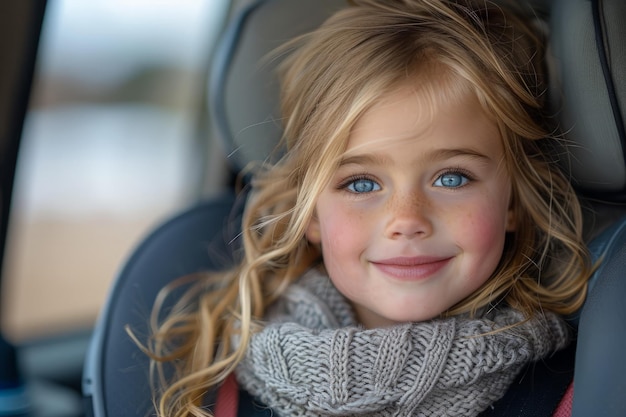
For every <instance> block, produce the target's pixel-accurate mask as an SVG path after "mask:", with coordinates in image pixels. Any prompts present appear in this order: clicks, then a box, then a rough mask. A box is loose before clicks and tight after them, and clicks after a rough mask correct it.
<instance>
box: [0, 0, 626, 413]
mask: <svg viewBox="0 0 626 417" xmlns="http://www.w3.org/2000/svg"><path fill="white" fill-rule="evenodd" d="M498 1H506V0H498ZM525 2H527V3H528V5H529V6H530V9H529V10H531V12H532V13H533V16H535V17H536V18H537V19H540V20H541V21H542V22H543V23H544V26H545V28H546V30H547V31H548V34H549V36H548V39H549V55H550V56H549V71H550V77H551V91H549V92H548V94H549V96H550V102H551V105H552V107H553V109H554V111H555V113H556V114H558V117H559V120H560V123H561V127H562V130H563V131H564V132H565V139H566V144H567V145H566V146H565V149H564V150H562V156H561V157H560V161H561V163H562V166H563V169H564V170H565V171H566V172H567V173H568V175H569V176H570V177H571V180H572V182H573V184H574V186H575V188H576V189H577V191H578V192H579V194H580V196H581V199H582V201H583V205H584V210H585V213H584V214H585V227H586V231H585V233H586V236H587V240H588V242H589V249H590V251H591V253H592V255H593V257H594V259H596V260H598V259H601V263H600V264H599V267H598V268H597V270H596V271H595V273H594V275H593V277H592V280H591V282H590V286H589V292H588V297H587V300H586V302H585V305H584V306H583V308H582V309H581V310H580V311H579V312H578V313H577V314H575V315H574V316H572V317H570V318H569V321H570V323H571V325H572V326H573V327H575V329H576V335H577V340H576V342H575V343H573V344H572V346H571V348H568V349H566V350H565V351H563V352H558V353H556V354H555V355H554V356H553V357H552V358H550V359H549V360H546V361H545V362H543V363H537V364H534V365H533V366H531V367H529V368H528V369H527V370H525V371H524V372H523V373H522V375H520V377H519V381H518V383H517V384H514V386H513V387H512V388H511V390H510V392H509V393H507V395H506V396H505V398H503V399H502V400H500V401H499V402H497V403H496V404H494V406H493V407H492V408H491V409H488V410H487V411H485V412H484V413H483V414H482V415H484V416H512V415H516V416H551V415H553V412H554V410H555V409H556V408H557V406H558V404H559V402H560V401H561V399H562V398H563V396H564V395H565V393H566V390H567V388H568V387H569V386H570V385H571V384H573V405H572V411H571V415H572V416H590V415H601V416H623V415H626V400H625V399H624V396H623V393H624V392H626V383H625V382H624V381H626V379H625V378H624V375H626V358H625V357H624V354H623V352H624V351H626V324H625V323H626V305H625V303H624V302H623V296H624V295H626V280H624V279H623V278H624V277H623V275H624V273H623V271H624V270H625V269H626V127H625V125H624V120H625V119H626V110H625V108H626V103H625V101H626V72H625V71H624V68H626V42H625V39H626V29H625V28H624V26H623V21H624V20H625V19H626V3H624V2H623V1H621V0H525ZM22 4H23V5H24V7H23V8H24V13H25V14H26V15H28V18H27V19H24V20H20V27H19V28H13V29H11V30H12V31H14V32H15V34H14V35H13V36H14V38H12V39H17V38H19V37H20V36H23V39H22V41H21V42H23V44H24V46H22V47H21V48H19V49H20V50H19V51H15V53H17V52H19V53H21V54H23V55H24V56H21V57H15V56H7V57H6V58H5V59H3V61H2V62H20V63H21V65H22V66H21V67H20V68H19V71H20V74H19V76H18V75H16V74H13V78H11V79H10V81H7V80H6V79H7V77H6V76H5V75H3V76H2V79H0V82H2V85H0V87H1V88H0V97H1V99H2V105H1V106H2V107H0V111H1V114H0V116H1V117H2V120H3V124H2V127H3V130H4V132H3V137H2V138H0V141H1V142H0V143H1V144H2V148H0V155H1V156H2V157H3V160H2V165H1V167H2V184H1V187H2V188H1V191H2V197H3V198H2V204H3V208H2V216H3V217H2V221H3V224H2V232H3V235H2V237H4V236H5V235H6V230H7V227H8V222H9V219H8V214H7V213H8V211H9V208H10V203H9V202H7V200H8V199H7V196H10V195H11V187H12V183H13V172H14V170H15V155H16V153H17V149H18V147H19V138H20V132H21V123H22V121H23V118H24V112H25V111H26V101H27V100H26V98H27V97H28V91H29V88H30V84H31V81H32V80H31V77H32V72H33V69H34V59H35V55H36V48H37V37H38V34H39V32H38V31H39V28H40V26H41V19H42V18H43V14H44V10H45V2H43V1H40V2H35V1H33V2H32V3H29V2H23V3H22ZM27 4H28V5H30V6H26V5H27ZM346 4H347V2H346V1H345V0H298V1H294V0H254V1H245V2H239V3H236V5H234V6H233V7H232V10H231V13H230V18H229V22H228V25H227V27H226V28H225V30H224V31H223V33H222V34H221V36H220V40H219V43H218V46H217V49H216V50H215V52H214V53H213V55H212V59H211V65H210V70H209V71H208V73H207V74H206V88H207V103H206V108H207V110H206V111H207V112H208V114H209V117H210V120H211V125H212V127H213V130H212V132H211V134H210V135H209V137H207V138H206V140H207V141H211V142H212V143H213V144H214V145H216V147H217V148H218V149H220V157H219V158H217V161H212V162H211V163H212V164H214V166H213V168H214V170H213V172H215V169H218V170H219V172H218V173H216V174H215V178H214V182H215V184H214V186H213V187H212V192H211V193H210V195H208V196H206V198H203V199H202V200H201V201H199V202H198V203H197V204H194V205H193V206H192V207H189V208H188V209H185V210H183V211H182V212H180V213H177V214H176V215H174V216H172V217H171V218H169V219H168V220H166V221H165V222H163V223H162V224H160V225H159V226H157V227H156V228H154V230H152V231H151V232H150V233H149V234H148V235H147V236H146V237H145V239H143V240H142V241H140V242H137V245H136V247H135V249H134V250H133V251H132V253H130V254H129V255H128V257H127V260H126V261H125V262H124V264H123V265H121V266H120V270H119V273H118V275H117V277H116V278H115V281H114V284H113V286H112V287H111V289H110V291H109V293H108V296H107V300H106V303H105V305H104V307H103V309H102V311H101V313H100V315H99V318H98V321H97V323H96V324H95V327H94V328H93V330H92V331H91V332H90V334H89V340H90V341H89V347H88V349H87V350H86V351H85V352H77V353H76V355H78V356H82V355H84V368H83V369H82V370H81V372H82V382H81V383H80V385H81V387H80V388H79V390H81V391H82V395H83V397H84V398H83V402H82V404H81V405H80V410H77V411H76V410H68V411H66V414H65V415H68V416H70V415H76V416H79V415H80V416H82V415H84V416H95V417H123V416H129V417H130V416H145V415H152V414H151V413H152V411H151V410H152V407H153V405H152V397H151V393H150V387H149V384H148V383H147V381H148V378H147V374H148V358H147V357H146V356H145V355H144V354H143V353H142V352H141V351H140V350H139V349H138V347H137V345H136V344H135V343H134V342H133V341H132V340H131V339H130V337H129V336H128V334H127V333H126V331H125V327H126V326H127V325H128V326H130V327H131V328H132V329H133V330H134V331H135V333H136V334H137V335H138V336H139V337H140V338H141V337H142V336H147V333H148V318H149V314H150V308H151V306H152V304H153V301H154V300H155V298H156V296H157V293H158V292H159V290H160V289H161V288H162V287H163V286H165V285H166V284H167V283H169V282H171V281H172V280H173V279H176V278H179V277H181V276H184V275H188V274H193V273H195V272H199V271H206V270H216V269H222V268H225V267H227V266H229V265H231V264H232V263H233V262H234V260H235V259H236V257H237V253H238V252H237V251H238V248H239V243H238V240H237V236H238V231H239V227H240V225H239V220H240V216H241V213H242V208H243V203H244V201H245V193H240V192H239V191H238V190H239V188H238V187H237V186H236V184H237V179H238V174H239V173H241V172H242V171H243V170H244V169H245V168H246V166H248V164H250V163H252V162H255V161H259V160H265V159H267V158H268V157H269V156H270V154H271V153H272V151H273V150H274V148H275V147H276V144H277V142H278V139H279V138H280V135H281V127H280V117H279V113H278V86H277V79H276V72H275V69H276V65H277V62H276V60H267V59H266V57H267V55H268V54H269V53H270V52H272V51H273V50H274V49H275V48H276V47H278V46H280V45H281V44H283V43H284V42H285V41H287V40H289V39H291V38H293V37H294V36H296V35H298V34H301V33H304V32H306V31H309V30H311V29H314V28H315V27H317V26H318V25H319V24H320V23H321V22H322V21H323V20H324V19H325V18H326V17H327V16H329V15H330V14H331V13H332V12H333V11H335V10H337V9H339V8H341V7H346ZM1 7H5V6H1ZM29 7H32V8H29ZM0 11H1V8H0ZM12 13H17V11H15V10H13V11H12ZM0 19H2V20H3V21H5V20H6V21H7V22H6V23H7V24H9V23H11V22H10V21H11V20H12V19H7V18H6V14H5V13H0ZM18 29H19V30H18ZM6 37H7V36H6V34H5V37H3V38H6ZM5 49H6V48H4V47H2V49H1V50H0V53H2V54H5ZM9 67H10V66H9ZM4 71H11V68H7V67H5V68H4ZM7 82H9V84H7ZM14 86H18V87H17V90H19V91H15V89H14ZM216 167H217V168H216ZM243 181H244V183H245V181H246V179H245V178H244V179H243ZM0 347H1V349H2V356H0V365H1V368H0V416H2V415H37V416H39V415H49V414H45V413H33V412H32V410H31V409H28V408H25V407H24V406H23V405H24V404H25V401H26V400H25V399H24V397H23V395H24V394H23V391H22V390H21V389H20V387H22V386H23V385H24V376H20V369H19V361H17V360H16V357H17V356H18V355H19V354H20V350H19V346H17V347H14V346H11V345H10V344H9V343H8V342H7V341H5V340H3V339H0ZM27 377H28V376H27ZM52 379H53V381H52V382H54V384H49V385H48V386H47V388H48V389H46V390H40V393H39V394H38V395H40V396H41V398H44V397H45V398H46V399H47V401H51V402H54V401H55V400H58V399H65V398H67V395H70V393H68V389H66V388H67V387H68V386H72V385H74V386H73V387H72V388H73V389H69V391H76V387H75V385H76V381H74V382H73V384H72V383H61V384H59V383H57V382H58V380H57V381H54V378H52ZM51 385H54V387H52V386H51ZM74 393H75V392H74ZM71 402H72V401H66V402H65V403H66V404H69V403H71ZM2 407H5V408H2ZM74 408H76V406H74ZM5 409H6V410H8V411H6V412H5ZM70 411H71V412H70ZM3 412H4V414H3ZM11 413H13V414H11ZM20 413H21V414H20ZM58 415H64V414H58ZM268 415H269V414H268Z"/></svg>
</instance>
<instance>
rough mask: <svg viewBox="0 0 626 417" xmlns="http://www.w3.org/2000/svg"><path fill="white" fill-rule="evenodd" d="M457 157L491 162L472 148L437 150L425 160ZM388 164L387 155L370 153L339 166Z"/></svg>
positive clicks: (428, 153) (426, 155) (355, 157)
mask: <svg viewBox="0 0 626 417" xmlns="http://www.w3.org/2000/svg"><path fill="white" fill-rule="evenodd" d="M455 157H469V158H471V159H482V160H484V161H490V160H491V158H490V157H489V156H487V155H485V154H483V153H481V152H478V151H476V150H474V149H470V148H449V149H448V148H444V149H435V150H433V151H430V152H427V153H426V154H425V155H423V159H425V160H431V161H433V160H434V161H444V160H446V159H451V158H455ZM388 163H390V160H389V158H387V157H386V156H385V155H381V154H373V153H368V154H360V155H353V156H347V157H344V158H342V159H341V161H340V163H339V165H340V166H343V165H350V164H355V165H385V164H388Z"/></svg>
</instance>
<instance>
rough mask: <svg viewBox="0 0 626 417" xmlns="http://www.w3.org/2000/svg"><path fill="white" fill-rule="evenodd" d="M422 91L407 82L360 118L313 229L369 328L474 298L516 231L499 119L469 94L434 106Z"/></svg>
mask: <svg viewBox="0 0 626 417" xmlns="http://www.w3.org/2000/svg"><path fill="white" fill-rule="evenodd" d="M423 96H424V95H423V94H422V95H421V96H420V93H419V92H418V91H416V90H415V88H414V87H413V86H411V85H409V86H406V88H403V89H400V90H398V91H395V92H393V93H391V94H389V95H387V96H385V97H383V99H382V100H380V102H379V103H377V104H376V105H375V106H374V107H372V108H371V109H370V110H368V111H367V112H366V113H365V114H364V115H363V116H362V117H361V119H360V120H359V121H358V122H357V123H356V125H355V127H354V129H353V131H352V133H351V135H350V139H349V142H348V147H347V151H346V153H345V155H343V158H342V161H341V164H340V167H339V169H338V170H337V171H336V173H335V174H334V177H333V178H332V179H331V182H330V183H329V184H328V185H327V186H326V187H325V189H324V190H323V192H322V193H321V195H320V196H319V199H318V201H317V204H316V213H315V218H314V219H313V220H312V221H311V222H310V224H309V225H308V229H307V238H308V239H309V241H311V242H312V243H315V244H321V248H322V253H323V257H324V265H325V267H326V270H327V271H328V274H329V276H330V278H331V280H332V281H333V283H334V285H335V286H336V287H337V289H338V290H339V291H340V292H341V293H342V294H343V295H344V296H345V297H347V298H348V299H349V300H350V301H351V302H352V304H353V306H354V308H355V311H356V313H357V316H358V318H359V320H360V322H361V323H362V324H363V325H365V326H366V327H380V326H386V325H391V324H394V323H398V322H411V321H422V320H427V319H431V318H433V317H435V316H437V315H439V314H441V313H442V312H444V311H446V310H447V309H449V308H450V307H452V306H453V305H454V304H456V303H458V302H459V301H461V300H462V299H464V298H465V297H467V296H468V295H470V294H471V293H472V292H473V291H475V290H476V289H478V288H479V287H480V286H481V285H482V284H483V283H484V282H485V281H487V279H489V277H490V276H491V275H492V273H493V272H494V270H495V268H496V266H497V265H498V262H499V260H500V257H501V256H502V251H503V247H504V240H505V233H506V232H507V231H511V230H513V228H514V224H513V218H514V216H513V212H512V210H511V207H510V199H511V198H510V196H511V181H510V178H509V176H508V174H507V171H506V169H505V167H504V162H503V161H504V155H503V148H502V143H501V138H500V133H499V130H498V128H497V126H496V124H495V123H494V122H492V121H491V120H489V119H488V118H487V117H486V115H485V114H484V113H483V111H482V109H481V106H480V104H479V102H478V100H477V99H476V97H474V95H473V94H465V95H464V96H463V97H460V98H459V99H456V100H441V101H440V102H438V103H436V105H435V107H434V108H433V106H432V101H428V100H426V99H425V98H424V97H423ZM431 115H432V117H431Z"/></svg>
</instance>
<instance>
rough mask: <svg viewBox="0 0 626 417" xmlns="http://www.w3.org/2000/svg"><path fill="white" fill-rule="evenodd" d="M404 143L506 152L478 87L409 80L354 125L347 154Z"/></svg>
mask: <svg viewBox="0 0 626 417" xmlns="http://www.w3.org/2000/svg"><path fill="white" fill-rule="evenodd" d="M403 143H405V144H407V145H413V146H414V147H415V146H416V145H419V146H421V148H423V149H424V150H427V149H430V150H436V149H439V148H451V149H454V148H467V149H470V148H476V149H477V150H478V149H480V151H481V153H486V152H488V153H489V154H490V156H493V157H494V158H501V157H502V154H503V152H504V150H503V146H502V140H501V135H500V131H499V129H498V126H497V124H496V123H495V121H494V120H493V119H492V118H491V117H489V115H487V114H486V112H485V111H484V110H483V106H482V105H481V104H480V101H479V100H478V97H477V95H476V94H475V93H474V92H473V90H472V89H470V88H468V87H467V86H466V85H462V84H459V83H457V84H455V85H453V86H452V87H451V86H450V84H449V83H439V82H437V83H427V84H416V83H408V82H407V83H405V84H402V85H400V86H398V87H396V88H394V89H392V90H391V91H389V92H387V93H385V94H383V95H382V96H381V97H380V98H379V99H378V100H376V101H375V102H374V104H373V105H372V106H371V107H369V108H368V109H367V110H366V111H365V112H364V113H363V114H362V115H361V117H360V118H359V119H358V120H357V121H356V123H355V125H354V126H353V128H352V129H351V132H350V136H349V140H348V144H347V149H346V155H349V154H353V153H358V152H361V151H367V152H374V151H381V152H382V151H384V150H385V149H387V148H389V147H390V146H391V145H392V144H403ZM415 150H416V151H419V149H417V148H415Z"/></svg>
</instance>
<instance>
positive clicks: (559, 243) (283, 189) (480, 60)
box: [144, 0, 591, 417]
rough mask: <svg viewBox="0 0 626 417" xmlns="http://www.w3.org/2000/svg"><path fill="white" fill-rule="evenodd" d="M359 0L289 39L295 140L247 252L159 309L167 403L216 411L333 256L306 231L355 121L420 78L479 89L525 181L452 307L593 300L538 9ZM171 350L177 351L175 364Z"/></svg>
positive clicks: (532, 306) (535, 307) (167, 409)
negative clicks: (227, 383) (556, 133)
mask: <svg viewBox="0 0 626 417" xmlns="http://www.w3.org/2000/svg"><path fill="white" fill-rule="evenodd" d="M351 3H353V5H352V7H347V8H345V9H343V10H341V11H339V12H338V13H336V14H335V15H333V16H332V17H331V18H330V19H329V20H328V21H327V22H326V23H325V24H324V25H323V26H322V27H321V28H320V29H318V30H316V31H315V32H313V33H311V34H308V35H305V36H303V37H301V38H298V39H296V40H294V41H293V42H292V43H290V44H289V45H288V46H287V49H292V48H293V49H295V52H293V53H292V54H291V55H290V56H289V57H288V58H287V59H286V61H285V63H284V66H283V70H284V71H283V73H282V97H281V103H282V112H283V116H284V128H285V129H284V137H283V141H284V143H285V144H286V148H287V152H286V154H285V155H284V157H283V158H282V159H281V160H280V161H279V162H278V163H276V164H275V165H273V166H271V167H269V168H268V169H263V170H261V171H260V172H258V173H257V175H256V176H255V178H254V180H253V190H254V192H253V193H252V195H251V196H250V199H249V200H248V202H247V204H246V208H245V212H244V217H243V224H242V238H243V258H242V259H241V262H239V264H238V265H237V266H236V267H234V268H233V269H231V270H229V271H226V272H222V273H219V274H206V275H202V276H200V277H194V278H193V281H194V282H195V283H194V285H193V286H192V287H191V288H190V289H189V290H188V291H187V292H186V294H185V295H184V296H183V297H182V298H180V299H179V300H178V301H177V303H176V304H175V305H174V307H173V308H172V309H171V311H170V312H169V314H168V315H167V317H166V319H165V320H163V321H158V320H157V319H156V318H154V319H153V322H152V326H153V332H154V333H153V335H152V336H151V339H150V344H149V346H148V347H145V348H144V349H145V350H146V352H147V353H148V354H149V355H150V356H151V358H152V365H153V375H154V378H153V379H154V380H155V382H156V384H157V385H158V388H156V394H155V395H156V400H157V402H158V404H155V406H156V408H157V412H158V415H160V416H168V417H177V416H189V415H194V416H200V415H202V416H204V415H210V413H209V412H208V411H206V410H205V409H203V408H202V398H203V396H204V394H205V393H206V392H207V391H209V390H211V389H214V388H215V387H216V386H217V385H219V384H220V383H221V382H222V381H223V380H224V379H225V378H226V376H227V375H228V374H230V373H231V372H232V371H233V370H234V368H235V367H236V365H237V364H238V363H239V361H240V360H241V358H242V357H243V355H244V354H245V351H246V346H247V344H248V342H249V339H250V337H251V334H252V333H253V331H254V330H255V329H257V328H258V326H260V324H259V323H260V320H261V319H262V318H263V315H264V313H265V310H266V308H267V306H269V305H270V304H271V303H272V302H273V301H275V300H276V298H277V297H278V296H279V295H280V294H281V292H282V291H283V290H284V289H285V288H286V287H287V286H288V285H289V284H290V283H292V282H293V281H294V280H295V279H296V278H298V277H299V276H300V275H301V274H302V273H303V272H304V271H305V270H306V269H308V268H310V267H311V266H312V265H314V264H315V263H316V262H319V260H320V257H321V254H320V252H319V250H318V249H317V248H316V247H314V246H313V245H310V244H309V243H308V242H307V240H306V238H305V230H306V227H307V225H308V223H309V221H310V219H311V217H312V215H313V211H314V207H315V202H316V199H317V196H318V195H319V194H320V192H321V190H322V189H323V188H324V187H325V185H326V184H327V182H328V181H329V179H330V177H331V175H333V173H334V171H335V169H336V165H337V163H338V161H339V159H340V156H341V154H342V153H343V152H344V151H345V149H346V146H347V141H348V137H349V135H350V131H351V128H352V126H354V124H355V123H356V121H357V120H358V119H359V117H360V116H361V115H362V114H363V113H364V112H365V111H366V110H367V109H368V108H370V107H371V106H372V105H373V104H374V103H375V102H376V100H378V99H380V97H381V96H383V95H384V94H385V93H388V92H389V91H390V90H392V89H394V88H398V87H399V86H401V85H403V84H406V83H407V82H408V80H411V82H416V80H417V82H422V83H423V84H424V85H427V86H428V85H430V86H432V88H430V89H426V90H428V91H431V94H432V95H434V97H432V99H433V100H435V101H437V100H438V97H437V96H438V95H439V94H441V92H440V91H438V90H437V88H439V87H442V88H450V89H454V88H463V89H468V88H469V91H471V92H472V93H474V94H476V96H477V97H478V99H479V101H480V103H481V105H482V107H483V110H484V111H485V113H486V114H487V115H490V117H492V118H493V120H494V121H495V122H496V123H497V125H498V127H499V129H500V132H501V136H502V140H503V144H504V149H505V151H504V154H505V161H504V162H505V165H506V168H507V169H508V174H509V176H510V177H511V180H512V194H513V197H512V200H513V201H512V204H513V207H514V213H515V216H516V231H515V232H514V233H513V234H511V236H508V237H507V242H506V245H505V250H504V253H503V256H502V259H501V261H500V264H499V265H498V267H497V269H496V271H495V272H494V274H493V276H492V277H491V278H490V279H489V280H488V281H487V282H486V283H485V284H484V285H483V286H482V287H481V288H480V289H479V290H478V291H477V292H475V293H474V294H472V295H471V296H469V297H468V298H466V299H465V300H463V301H461V302H460V303H459V304H457V305H455V306H453V307H452V308H451V309H450V310H449V311H447V312H445V313H444V314H443V315H453V314H459V313H463V312H470V313H475V312H476V311H477V310H478V309H481V308H482V307H485V306H489V305H490V304H494V303H497V302H501V301H504V302H506V303H508V304H510V305H511V306H513V307H515V308H517V309H519V310H521V311H523V312H524V313H525V314H526V315H528V316H531V315H533V314H537V313H538V312H541V311H542V310H551V311H554V312H557V313H560V314H570V313H573V312H575V311H576V310H577V309H578V308H579V307H580V306H581V304H582V302H583V300H584V297H585V293H586V285H587V284H586V282H587V279H588V277H589V275H590V273H591V272H590V271H591V267H590V263H589V259H588V258H589V257H588V254H587V252H586V249H585V246H584V244H583V240H582V230H581V229H582V216H581V210H580V205H579V202H578V200H577V197H576V195H575V193H574V191H573V189H572V187H571V185H570V183H569V181H567V179H566V178H565V177H564V175H563V174H562V173H561V172H560V171H559V170H558V169H555V168H553V167H554V164H553V162H554V161H551V160H550V159H548V152H546V147H549V146H551V145H550V143H553V142H554V140H553V139H552V138H553V134H552V133H553V129H551V128H550V124H549V121H548V120H547V119H545V117H544V114H545V108H546V105H545V103H544V100H545V90H546V87H545V82H544V79H543V70H542V66H543V62H542V59H543V57H544V53H543V43H544V39H543V38H542V37H541V35H540V31H539V30H537V28H536V27H535V26H534V25H533V24H532V22H531V21H530V19H528V18H521V17H519V16H518V14H516V13H513V12H511V11H510V10H506V9H503V8H501V7H500V6H498V5H496V4H494V3H492V2H490V1H485V0H482V1H472V0H458V1H448V0H395V1H394V0H384V1H382V0H381V1H374V0H355V1H353V2H351ZM438 81H439V82H440V81H445V82H443V83H441V82H440V83H438V84H437V82H438ZM433 83H435V84H433ZM175 285H177V284H172V286H175ZM171 290H172V288H171V287H168V288H165V289H164V292H163V294H167V293H169V292H170V291H171ZM162 299H163V298H162V297H161V298H159V299H158V300H157V303H156V304H155V307H154V317H157V316H158V313H159V312H160V310H161V305H162ZM235 340H237V343H234V342H233V341H235ZM164 363H170V364H172V366H173V369H172V372H173V374H172V375H171V376H166V372H165V371H164V366H163V364H164Z"/></svg>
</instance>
